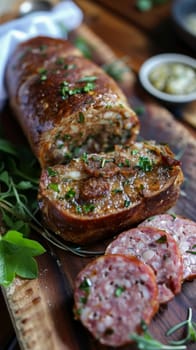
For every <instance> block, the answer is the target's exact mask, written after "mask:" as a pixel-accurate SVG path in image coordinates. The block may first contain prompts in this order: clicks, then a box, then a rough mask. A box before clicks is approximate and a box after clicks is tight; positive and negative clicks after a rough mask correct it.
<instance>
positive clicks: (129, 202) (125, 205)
mask: <svg viewBox="0 0 196 350" xmlns="http://www.w3.org/2000/svg"><path fill="white" fill-rule="evenodd" d="M130 204H131V201H130V200H128V199H125V201H124V207H125V208H128V207H129V206H130Z"/></svg>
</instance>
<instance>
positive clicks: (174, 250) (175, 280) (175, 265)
mask: <svg viewBox="0 0 196 350" xmlns="http://www.w3.org/2000/svg"><path fill="white" fill-rule="evenodd" d="M106 254H123V255H128V256H132V255H134V256H136V257H137V258H138V259H141V260H142V261H143V262H145V263H146V264H148V265H149V266H150V267H151V268H152V269H153V270H154V272H155V275H156V281H157V284H158V291H159V302H160V303H166V302H168V301H169V300H170V299H172V298H173V297H174V296H175V294H177V293H179V292H180V290H181V283H182V273H183V268H182V257H181V254H180V251H179V248H178V244H177V242H176V241H175V239H174V238H172V237H171V236H170V235H169V234H167V233H166V232H165V231H162V230H159V229H156V228H153V227H142V226H141V227H138V228H135V229H131V230H129V231H126V232H123V233H121V234H120V235H119V236H118V237H117V238H116V239H115V240H114V241H113V242H112V243H110V245H109V246H108V247H107V248H106Z"/></svg>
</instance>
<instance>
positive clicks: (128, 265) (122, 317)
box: [74, 255, 159, 347]
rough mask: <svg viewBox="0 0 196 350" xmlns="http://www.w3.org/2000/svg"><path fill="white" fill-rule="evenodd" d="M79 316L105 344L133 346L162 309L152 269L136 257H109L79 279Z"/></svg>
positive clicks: (76, 291)
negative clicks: (132, 343) (136, 334)
mask: <svg viewBox="0 0 196 350" xmlns="http://www.w3.org/2000/svg"><path fill="white" fill-rule="evenodd" d="M74 300H75V315H76V318H77V319H79V320H80V321H81V322H82V324H83V325H84V326H85V327H87V329H88V330H89V331H90V332H91V333H92V335H93V336H94V337H95V338H96V339H98V340H99V341H100V342H101V343H102V344H105V345H109V346H114V347H116V346H121V345H125V344H128V343H130V342H131V341H132V340H131V334H132V333H138V332H141V330H142V329H141V327H142V324H143V323H144V322H145V323H147V324H149V323H150V321H151V319H152V317H153V316H154V314H155V312H156V311H157V309H158V306H159V303H158V299H157V284H156V280H155V275H154V273H153V271H152V269H151V268H150V267H149V266H147V265H146V264H144V263H142V262H141V261H140V260H138V259H137V258H135V257H126V256H122V255H107V256H106V255H105V256H102V257H100V258H97V259H95V260H93V261H92V262H91V263H90V264H88V265H87V266H86V267H85V268H84V269H83V270H82V271H81V272H80V273H79V275H78V276H77V278H76V282H75V288H74Z"/></svg>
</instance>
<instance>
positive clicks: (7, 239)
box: [0, 230, 45, 287]
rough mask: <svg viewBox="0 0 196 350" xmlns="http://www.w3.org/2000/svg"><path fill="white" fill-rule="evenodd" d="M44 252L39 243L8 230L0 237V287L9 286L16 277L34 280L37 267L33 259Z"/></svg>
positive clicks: (36, 274)
mask: <svg viewBox="0 0 196 350" xmlns="http://www.w3.org/2000/svg"><path fill="white" fill-rule="evenodd" d="M44 252H45V249H44V248H43V247H42V245H41V244H40V243H38V242H36V241H34V240H31V239H28V238H24V237H23V235H22V233H20V232H18V231H15V230H10V231H8V232H7V233H6V234H5V235H3V236H1V235H0V285H3V286H4V287H7V286H9V285H10V283H11V282H12V281H13V279H14V278H15V276H16V275H17V276H20V277H22V278H28V279H34V278H36V277H37V276H38V266H37V262H36V260H35V259H34V257H35V256H38V255H40V254H43V253H44Z"/></svg>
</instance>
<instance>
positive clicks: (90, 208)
mask: <svg viewBox="0 0 196 350" xmlns="http://www.w3.org/2000/svg"><path fill="white" fill-rule="evenodd" d="M82 209H83V211H84V212H85V214H88V213H90V212H92V211H93V210H94V209H95V205H94V204H91V203H90V204H84V205H83V206H82Z"/></svg>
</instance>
